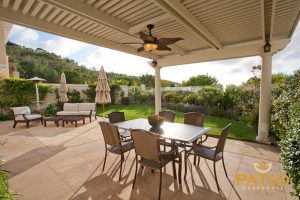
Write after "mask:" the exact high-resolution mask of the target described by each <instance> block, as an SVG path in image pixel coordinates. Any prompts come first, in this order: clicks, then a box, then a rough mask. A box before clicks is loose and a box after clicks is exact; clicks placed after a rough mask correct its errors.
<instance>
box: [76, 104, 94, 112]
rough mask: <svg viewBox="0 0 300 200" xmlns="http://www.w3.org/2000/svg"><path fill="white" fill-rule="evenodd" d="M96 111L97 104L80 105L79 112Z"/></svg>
mask: <svg viewBox="0 0 300 200" xmlns="http://www.w3.org/2000/svg"><path fill="white" fill-rule="evenodd" d="M91 110H96V103H80V104H79V106H78V111H91Z"/></svg>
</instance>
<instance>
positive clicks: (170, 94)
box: [163, 91, 177, 103]
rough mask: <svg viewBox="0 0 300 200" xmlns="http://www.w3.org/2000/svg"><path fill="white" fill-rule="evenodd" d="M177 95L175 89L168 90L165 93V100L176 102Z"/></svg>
mask: <svg viewBox="0 0 300 200" xmlns="http://www.w3.org/2000/svg"><path fill="white" fill-rule="evenodd" d="M176 96H177V94H176V93H175V92H173V91H170V92H166V93H165V94H164V95H163V101H164V102H166V103H172V102H174V100H175V98H176Z"/></svg>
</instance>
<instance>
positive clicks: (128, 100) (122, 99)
mask: <svg viewBox="0 0 300 200" xmlns="http://www.w3.org/2000/svg"><path fill="white" fill-rule="evenodd" d="M121 103H122V104H123V105H126V106H127V105H129V103H130V99H129V97H122V98H121Z"/></svg>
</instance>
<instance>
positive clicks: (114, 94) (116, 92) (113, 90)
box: [110, 84, 122, 104]
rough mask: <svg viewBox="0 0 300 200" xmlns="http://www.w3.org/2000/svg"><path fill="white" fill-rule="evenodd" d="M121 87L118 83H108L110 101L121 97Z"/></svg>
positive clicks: (113, 102) (114, 101)
mask: <svg viewBox="0 0 300 200" xmlns="http://www.w3.org/2000/svg"><path fill="white" fill-rule="evenodd" d="M121 91H122V89H121V87H120V85H116V84H111V85H110V97H111V103H112V104H115V103H116V102H117V101H118V100H119V99H120V98H121Z"/></svg>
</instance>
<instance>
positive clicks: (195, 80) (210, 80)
mask: <svg viewBox="0 0 300 200" xmlns="http://www.w3.org/2000/svg"><path fill="white" fill-rule="evenodd" d="M182 85H183V86H217V85H218V80H217V79H216V78H215V77H212V76H209V75H208V74H206V75H198V76H193V77H191V78H189V80H187V81H183V82H182Z"/></svg>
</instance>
